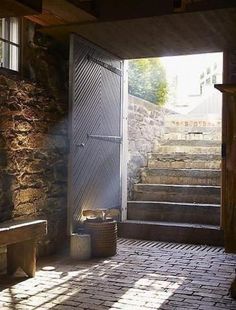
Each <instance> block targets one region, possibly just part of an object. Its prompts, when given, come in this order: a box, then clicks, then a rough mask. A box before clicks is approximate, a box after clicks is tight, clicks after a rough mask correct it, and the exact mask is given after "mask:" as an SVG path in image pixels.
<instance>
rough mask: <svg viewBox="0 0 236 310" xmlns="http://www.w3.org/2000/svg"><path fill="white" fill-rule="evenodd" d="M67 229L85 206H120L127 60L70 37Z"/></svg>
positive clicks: (97, 207)
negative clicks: (124, 76)
mask: <svg viewBox="0 0 236 310" xmlns="http://www.w3.org/2000/svg"><path fill="white" fill-rule="evenodd" d="M70 48H71V50H70V54H71V57H70V97H71V98H70V102H71V107H70V114H71V115H70V123H71V124H70V125H71V126H70V128H71V132H70V160H69V197H68V198H69V199H68V201H69V204H68V208H69V216H68V221H69V232H70V233H71V232H73V231H74V230H75V229H76V226H77V224H78V221H79V219H80V216H81V211H82V210H87V209H90V210H91V209H108V208H109V209H110V208H117V209H121V205H122V188H121V185H122V168H121V167H122V152H123V134H122V132H123V100H122V99H123V61H122V60H121V59H119V58H118V57H116V56H114V55H111V54H110V53H108V52H106V51H104V50H103V49H101V48H100V47H97V46H96V45H94V44H92V43H91V42H88V41H87V40H85V39H83V38H81V37H79V36H77V35H72V36H71V47H70Z"/></svg>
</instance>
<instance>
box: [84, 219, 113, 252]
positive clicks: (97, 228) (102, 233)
mask: <svg viewBox="0 0 236 310" xmlns="http://www.w3.org/2000/svg"><path fill="white" fill-rule="evenodd" d="M85 229H86V231H87V232H88V233H89V234H90V235H91V252H92V256H93V257H108V256H113V255H115V254H116V247H117V223H116V221H113V220H109V221H108V220H107V221H104V222H97V221H93V220H86V221H85Z"/></svg>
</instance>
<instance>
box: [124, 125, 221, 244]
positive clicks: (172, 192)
mask: <svg viewBox="0 0 236 310" xmlns="http://www.w3.org/2000/svg"><path fill="white" fill-rule="evenodd" d="M202 122H203V121H202ZM199 123H200V124H199ZM186 125H187V126H186ZM190 125H191V124H189V122H186V121H185V122H184V126H183V123H181V122H178V123H177V121H172V123H171V122H170V124H168V125H167V126H166V127H167V131H166V134H165V135H164V139H163V140H162V142H161V144H160V145H157V146H156V147H155V150H154V152H153V153H150V154H148V165H147V167H145V168H143V169H142V171H141V183H139V184H136V185H134V193H133V196H134V197H133V201H129V202H128V206H127V208H128V219H127V221H125V222H123V223H120V224H119V233H120V236H122V237H126V238H134V239H146V240H159V241H169V242H183V243H194V244H206V245H217V246H219V245H223V233H222V231H221V230H220V199H221V198H220V197H221V193H220V192H221V189H220V182H221V181H220V180H221V170H220V164H221V142H220V132H221V129H220V126H219V123H218V122H217V123H213V124H212V123H210V124H209V123H208V124H207V123H206V122H205V123H204V124H202V123H201V122H193V123H192V127H191V126H190ZM201 125H204V126H201Z"/></svg>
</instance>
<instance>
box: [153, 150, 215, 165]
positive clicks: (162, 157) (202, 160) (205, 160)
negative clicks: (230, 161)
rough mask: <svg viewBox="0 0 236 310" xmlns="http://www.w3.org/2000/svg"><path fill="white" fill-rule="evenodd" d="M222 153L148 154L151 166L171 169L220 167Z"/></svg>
mask: <svg viewBox="0 0 236 310" xmlns="http://www.w3.org/2000/svg"><path fill="white" fill-rule="evenodd" d="M220 166H221V156H220V154H218V155H216V154H187V153H182V152H179V153H178V156H175V155H172V154H159V153H149V154H148V167H149V168H170V169H194V168H195V169H220Z"/></svg>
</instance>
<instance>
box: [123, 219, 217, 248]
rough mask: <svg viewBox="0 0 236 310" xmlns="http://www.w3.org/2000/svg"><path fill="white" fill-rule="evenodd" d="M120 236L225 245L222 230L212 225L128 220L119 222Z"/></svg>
mask: <svg viewBox="0 0 236 310" xmlns="http://www.w3.org/2000/svg"><path fill="white" fill-rule="evenodd" d="M118 236H119V237H122V238H130V239H140V240H153V241H163V242H177V243H189V244H201V245H203V244H204V245H212V246H222V245H223V232H222V230H220V228H219V227H218V226H212V225H199V224H183V223H170V222H145V221H131V220H128V221H124V222H121V223H118Z"/></svg>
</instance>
